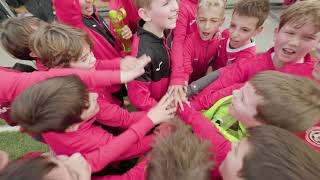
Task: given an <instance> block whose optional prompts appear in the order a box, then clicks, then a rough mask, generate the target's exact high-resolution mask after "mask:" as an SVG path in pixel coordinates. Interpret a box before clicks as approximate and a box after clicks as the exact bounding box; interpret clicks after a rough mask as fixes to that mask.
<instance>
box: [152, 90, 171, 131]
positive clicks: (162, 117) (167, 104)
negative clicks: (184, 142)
mask: <svg viewBox="0 0 320 180" xmlns="http://www.w3.org/2000/svg"><path fill="white" fill-rule="evenodd" d="M176 111H177V107H176V106H175V105H174V98H173V97H172V96H169V94H166V95H164V96H163V97H162V99H161V100H160V101H159V102H158V104H157V105H156V106H154V107H153V108H151V109H150V110H149V112H148V114H147V116H148V117H149V118H150V119H151V120H152V122H153V123H154V124H155V125H156V124H160V123H162V122H168V121H170V120H171V119H172V118H173V117H174V116H175V114H176Z"/></svg>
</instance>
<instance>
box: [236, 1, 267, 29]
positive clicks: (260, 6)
mask: <svg viewBox="0 0 320 180" xmlns="http://www.w3.org/2000/svg"><path fill="white" fill-rule="evenodd" d="M269 11H270V5H269V1H268V0H240V1H238V2H237V3H236V4H235V6H234V9H233V13H237V14H238V15H240V16H247V17H255V18H258V23H257V26H256V27H259V26H262V24H263V23H264V21H265V20H266V19H267V18H268V15H269Z"/></svg>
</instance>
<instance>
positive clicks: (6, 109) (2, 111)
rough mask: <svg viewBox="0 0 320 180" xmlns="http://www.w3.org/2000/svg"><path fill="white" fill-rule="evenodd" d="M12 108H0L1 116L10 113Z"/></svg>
mask: <svg viewBox="0 0 320 180" xmlns="http://www.w3.org/2000/svg"><path fill="white" fill-rule="evenodd" d="M9 109H10V107H0V114H2V113H6V112H8V110H9Z"/></svg>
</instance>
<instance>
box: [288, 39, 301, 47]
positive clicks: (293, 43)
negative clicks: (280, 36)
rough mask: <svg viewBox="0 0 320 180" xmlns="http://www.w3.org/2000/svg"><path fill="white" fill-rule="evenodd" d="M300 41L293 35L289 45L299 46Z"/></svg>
mask: <svg viewBox="0 0 320 180" xmlns="http://www.w3.org/2000/svg"><path fill="white" fill-rule="evenodd" d="M300 42H301V40H300V38H299V37H293V38H292V39H290V40H289V45H291V46H295V47H298V46H300Z"/></svg>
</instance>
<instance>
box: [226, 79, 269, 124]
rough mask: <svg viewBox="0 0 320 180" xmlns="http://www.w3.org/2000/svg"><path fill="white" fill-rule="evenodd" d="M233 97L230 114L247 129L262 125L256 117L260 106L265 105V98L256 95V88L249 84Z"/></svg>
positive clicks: (236, 91) (237, 91)
mask: <svg viewBox="0 0 320 180" xmlns="http://www.w3.org/2000/svg"><path fill="white" fill-rule="evenodd" d="M232 95H233V96H232V102H231V104H230V106H229V113H230V114H231V115H232V116H233V117H235V118H236V119H237V120H238V121H240V122H241V123H242V124H243V125H244V126H245V127H247V128H250V127H255V126H258V125H260V124H261V123H260V121H257V120H256V119H255V116H256V114H257V107H258V105H259V104H262V103H263V97H261V96H260V95H257V94H256V92H255V89H254V87H253V86H252V85H251V84H250V83H249V82H247V83H246V84H245V85H244V86H243V87H242V88H240V89H239V90H234V91H233V93H232Z"/></svg>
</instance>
